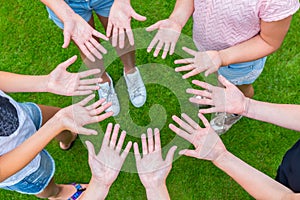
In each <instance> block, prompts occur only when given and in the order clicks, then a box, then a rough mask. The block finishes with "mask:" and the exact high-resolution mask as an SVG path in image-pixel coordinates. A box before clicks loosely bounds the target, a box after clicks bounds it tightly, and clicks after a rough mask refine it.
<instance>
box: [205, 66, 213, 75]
mask: <svg viewBox="0 0 300 200" xmlns="http://www.w3.org/2000/svg"><path fill="white" fill-rule="evenodd" d="M215 71H216V70H215V69H214V68H213V67H210V68H208V69H207V70H206V71H205V73H204V75H205V76H206V77H207V76H208V75H210V74H212V73H214V72H215Z"/></svg>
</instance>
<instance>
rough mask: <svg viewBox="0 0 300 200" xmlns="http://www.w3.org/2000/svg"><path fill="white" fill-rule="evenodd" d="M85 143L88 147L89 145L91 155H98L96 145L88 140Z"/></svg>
mask: <svg viewBox="0 0 300 200" xmlns="http://www.w3.org/2000/svg"><path fill="white" fill-rule="evenodd" d="M85 144H86V147H87V149H88V152H89V157H94V156H96V153H95V148H94V145H93V144H92V143H91V142H90V141H88V140H87V141H85Z"/></svg>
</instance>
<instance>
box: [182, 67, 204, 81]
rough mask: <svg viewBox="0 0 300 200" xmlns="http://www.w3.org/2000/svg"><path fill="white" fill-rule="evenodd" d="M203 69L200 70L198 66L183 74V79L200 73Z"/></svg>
mask: <svg viewBox="0 0 300 200" xmlns="http://www.w3.org/2000/svg"><path fill="white" fill-rule="evenodd" d="M202 71H203V70H200V69H199V68H196V69H194V70H192V71H190V72H188V73H186V74H185V75H183V76H182V78H183V79H187V78H190V77H192V76H196V75H197V74H200V73H201V72H202Z"/></svg>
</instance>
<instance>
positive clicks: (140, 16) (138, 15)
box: [131, 10, 147, 21]
mask: <svg viewBox="0 0 300 200" xmlns="http://www.w3.org/2000/svg"><path fill="white" fill-rule="evenodd" d="M131 17H132V18H133V19H135V20H137V21H145V20H146V19H147V18H146V17H145V16H143V15H140V14H138V13H136V12H135V11H134V10H132V12H131Z"/></svg>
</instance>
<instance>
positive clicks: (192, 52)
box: [182, 47, 197, 56]
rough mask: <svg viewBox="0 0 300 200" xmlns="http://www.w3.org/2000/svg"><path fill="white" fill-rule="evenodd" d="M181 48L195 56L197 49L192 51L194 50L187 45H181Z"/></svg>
mask: <svg viewBox="0 0 300 200" xmlns="http://www.w3.org/2000/svg"><path fill="white" fill-rule="evenodd" d="M182 50H183V51H185V52H187V53H188V54H190V55H192V56H196V54H197V51H194V50H192V49H189V48H187V47H182Z"/></svg>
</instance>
